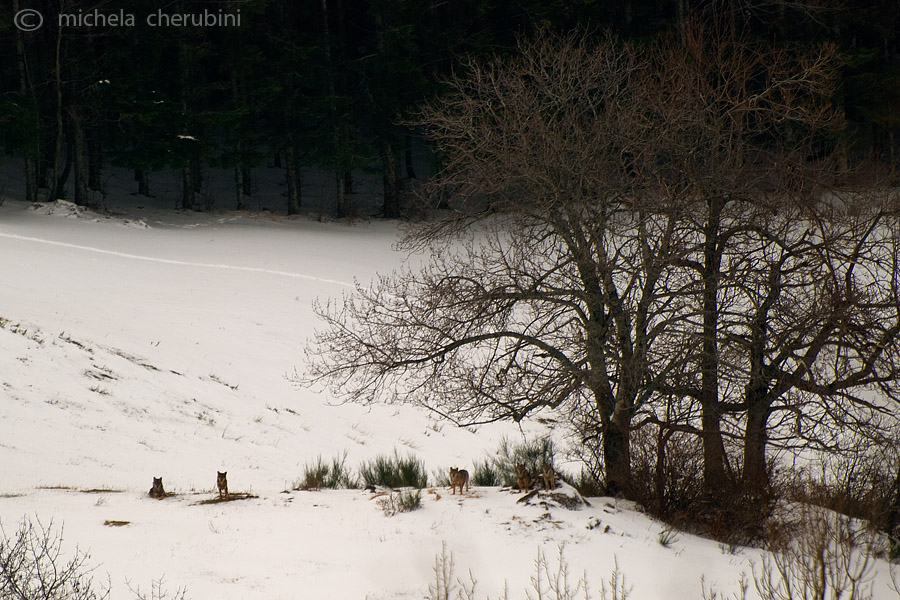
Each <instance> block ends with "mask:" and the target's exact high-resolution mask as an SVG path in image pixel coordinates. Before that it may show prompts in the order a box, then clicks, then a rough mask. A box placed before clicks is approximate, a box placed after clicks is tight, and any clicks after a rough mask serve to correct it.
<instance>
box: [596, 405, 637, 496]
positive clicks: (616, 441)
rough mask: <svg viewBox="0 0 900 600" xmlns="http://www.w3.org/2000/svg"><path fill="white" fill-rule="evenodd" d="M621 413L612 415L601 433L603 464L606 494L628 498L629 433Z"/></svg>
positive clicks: (629, 487) (629, 474) (629, 482)
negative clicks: (604, 467) (604, 466)
mask: <svg viewBox="0 0 900 600" xmlns="http://www.w3.org/2000/svg"><path fill="white" fill-rule="evenodd" d="M623 421H625V419H623V418H622V414H621V411H616V412H615V413H613V418H612V419H610V420H609V422H608V423H607V424H606V427H604V431H603V462H604V463H605V465H606V493H607V494H609V495H610V496H618V495H622V496H625V497H626V498H627V497H630V493H631V435H630V434H631V432H630V431H629V429H630V428H629V424H628V423H627V422H623Z"/></svg>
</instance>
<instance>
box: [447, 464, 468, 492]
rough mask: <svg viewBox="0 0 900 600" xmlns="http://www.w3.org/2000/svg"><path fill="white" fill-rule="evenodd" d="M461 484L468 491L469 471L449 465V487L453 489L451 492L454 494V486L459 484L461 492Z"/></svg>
mask: <svg viewBox="0 0 900 600" xmlns="http://www.w3.org/2000/svg"><path fill="white" fill-rule="evenodd" d="M463 485H465V486H466V491H467V492H468V491H469V472H468V471H466V470H465V469H457V468H456V467H450V488H451V489H452V490H453V493H454V494H456V486H459V493H460V494H462V492H463Z"/></svg>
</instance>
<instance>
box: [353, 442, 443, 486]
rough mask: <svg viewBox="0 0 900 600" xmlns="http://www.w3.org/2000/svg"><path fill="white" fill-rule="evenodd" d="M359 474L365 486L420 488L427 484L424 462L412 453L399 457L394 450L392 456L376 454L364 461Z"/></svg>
mask: <svg viewBox="0 0 900 600" xmlns="http://www.w3.org/2000/svg"><path fill="white" fill-rule="evenodd" d="M359 475H360V478H361V479H362V481H363V483H364V484H365V485H366V486H384V487H389V488H392V489H394V488H401V487H411V488H416V489H421V488H424V487H426V486H427V485H428V474H427V473H426V472H425V463H424V462H422V461H420V460H418V459H417V458H416V457H415V456H412V455H409V456H406V457H401V456H400V455H399V454H398V453H397V452H396V451H394V455H393V456H385V455H378V456H376V457H375V458H374V459H372V460H371V461H366V462H364V463H363V464H362V465H360V467H359Z"/></svg>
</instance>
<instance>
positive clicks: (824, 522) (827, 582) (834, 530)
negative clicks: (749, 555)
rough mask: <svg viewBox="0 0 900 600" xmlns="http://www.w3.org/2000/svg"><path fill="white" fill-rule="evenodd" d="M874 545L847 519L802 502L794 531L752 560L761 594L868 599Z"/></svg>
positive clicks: (783, 598) (777, 599)
mask: <svg viewBox="0 0 900 600" xmlns="http://www.w3.org/2000/svg"><path fill="white" fill-rule="evenodd" d="M873 560H874V558H873V554H872V546H871V544H870V541H869V539H868V538H867V536H866V534H865V533H864V532H861V531H860V530H859V529H858V528H856V527H854V525H853V524H852V523H851V521H850V520H848V519H847V518H845V517H843V516H842V515H838V514H836V513H833V512H830V511H821V510H816V509H813V508H805V509H804V510H803V511H801V517H800V520H799V522H798V524H797V532H796V535H795V536H793V538H792V539H790V540H788V541H785V542H784V543H782V544H780V545H779V547H776V548H775V549H774V551H773V552H772V554H771V555H768V556H766V557H764V558H763V560H762V562H761V563H760V564H759V565H754V568H753V581H754V584H755V586H756V590H757V592H758V593H759V595H760V597H761V598H762V599H763V600H839V599H844V600H870V599H871V598H872V581H871V579H872V574H873V573H872V570H873Z"/></svg>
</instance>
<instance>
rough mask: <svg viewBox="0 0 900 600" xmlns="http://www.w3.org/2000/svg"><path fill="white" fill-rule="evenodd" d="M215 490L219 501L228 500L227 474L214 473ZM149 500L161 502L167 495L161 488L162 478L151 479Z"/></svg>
mask: <svg viewBox="0 0 900 600" xmlns="http://www.w3.org/2000/svg"><path fill="white" fill-rule="evenodd" d="M216 489H218V490H219V499H220V500H228V499H229V496H228V472H227V471H226V472H224V473H223V472H222V471H216ZM148 493H149V495H150V497H151V498H155V499H157V500H162V499H163V498H165V497H166V496H168V495H169V494H167V493H166V489H165V488H164V487H163V480H162V477H154V478H153V486H151V488H150V491H149V492H148Z"/></svg>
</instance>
